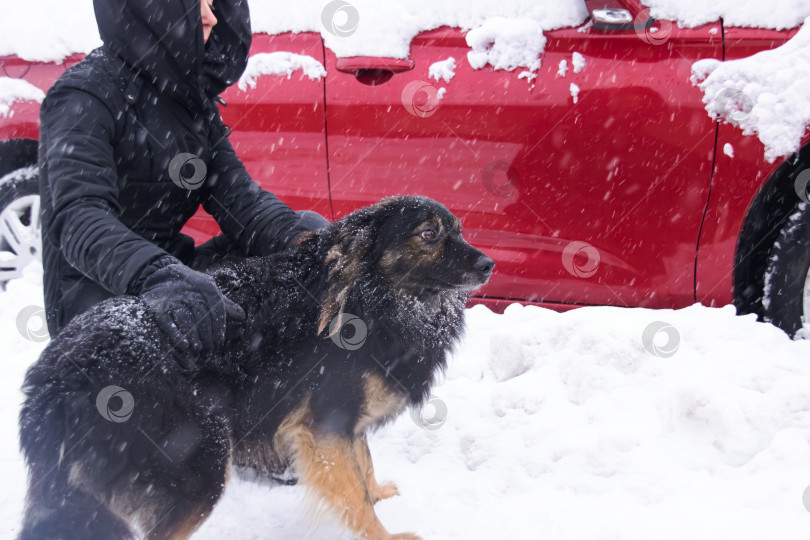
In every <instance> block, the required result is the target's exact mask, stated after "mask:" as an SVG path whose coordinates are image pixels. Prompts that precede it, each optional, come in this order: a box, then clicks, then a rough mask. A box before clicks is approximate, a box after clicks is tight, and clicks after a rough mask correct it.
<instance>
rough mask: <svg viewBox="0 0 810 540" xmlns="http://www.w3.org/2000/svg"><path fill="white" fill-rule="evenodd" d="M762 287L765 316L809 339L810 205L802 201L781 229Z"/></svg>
mask: <svg viewBox="0 0 810 540" xmlns="http://www.w3.org/2000/svg"><path fill="white" fill-rule="evenodd" d="M763 290H764V292H763V297H762V311H763V313H762V315H763V318H764V319H765V320H766V321H768V322H771V323H773V324H774V325H776V326H778V327H779V328H781V329H782V330H784V331H785V332H787V333H788V334H790V335H791V336H795V337H799V338H805V339H807V338H810V204H807V203H800V204H799V205H798V206H797V207H796V211H795V212H794V213H793V214H792V215H791V216H790V218H789V219H788V221H787V223H786V224H785V225H784V226H783V227H782V230H781V231H780V232H779V236H778V238H777V240H776V242H775V243H774V245H773V247H772V248H771V252H770V256H769V258H768V266H767V269H766V270H765V281H764V289H763ZM805 322H807V323H808V326H807V329H804V323H805Z"/></svg>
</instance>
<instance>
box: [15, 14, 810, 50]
mask: <svg viewBox="0 0 810 540" xmlns="http://www.w3.org/2000/svg"><path fill="white" fill-rule="evenodd" d="M642 3H643V4H645V5H647V6H649V7H650V10H651V14H652V15H653V16H654V17H659V18H666V19H672V20H677V21H678V22H679V23H680V24H682V25H684V26H697V25H700V24H703V23H706V22H711V21H714V20H717V19H718V18H720V17H723V19H724V20H725V22H726V24H727V25H732V26H756V27H762V28H776V29H782V28H789V27H794V26H797V25H799V24H800V23H801V22H802V21H803V20H804V19H805V18H806V17H808V16H810V0H772V1H770V2H762V1H761V0H716V1H714V2H705V1H704V0H642ZM7 4H8V5H6V6H4V7H3V17H2V18H0V56H2V55H10V54H16V55H18V56H19V57H21V58H24V59H27V60H39V61H60V60H62V59H64V58H65V57H67V56H69V55H70V54H72V53H76V52H79V53H88V52H90V51H91V50H92V49H93V48H95V47H97V46H98V45H99V44H100V43H101V41H100V38H99V36H98V31H97V29H96V22H95V16H94V14H93V6H92V2H89V1H85V2H65V1H64V0H28V1H25V2H8V3H7ZM250 7H251V14H252V21H253V29H254V32H266V33H269V34H278V33H283V32H288V31H292V32H305V31H308V32H320V33H321V35H322V36H323V38H324V41H325V43H326V46H327V47H328V48H330V49H331V50H332V51H334V52H335V53H336V54H337V56H360V55H367V56H386V57H393V58H405V57H407V55H408V51H409V48H410V42H411V40H412V39H413V37H414V36H416V35H417V34H419V33H420V32H423V31H425V30H431V29H434V28H439V27H441V26H452V27H458V28H463V29H465V30H471V29H475V28H480V27H482V26H483V25H484V23H485V22H486V21H487V20H490V19H493V18H498V17H500V18H506V19H513V20H515V21H516V24H523V25H526V24H528V22H527V21H533V22H534V23H535V24H536V25H537V26H539V27H540V28H542V29H543V30H551V29H555V28H563V27H567V26H577V25H579V24H581V23H582V22H583V21H584V20H585V19H586V18H587V10H586V8H585V2H584V0H501V1H499V2H492V1H491V0H443V1H442V2H436V1H435V0H409V1H408V2H402V1H386V2H381V1H374V0H352V1H351V2H348V1H345V0H331V1H324V0H298V1H296V2H289V1H286V0H250ZM518 21H522V22H518Z"/></svg>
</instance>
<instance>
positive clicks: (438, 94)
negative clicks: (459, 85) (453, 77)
mask: <svg viewBox="0 0 810 540" xmlns="http://www.w3.org/2000/svg"><path fill="white" fill-rule="evenodd" d="M446 93H447V88H445V87H444V86H442V87H441V88H439V89H438V90H436V97H437V98H438V99H444V95H445V94H446Z"/></svg>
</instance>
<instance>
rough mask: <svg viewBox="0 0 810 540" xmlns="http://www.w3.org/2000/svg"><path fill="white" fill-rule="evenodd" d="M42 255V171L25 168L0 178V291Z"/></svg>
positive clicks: (33, 167)
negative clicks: (40, 196) (40, 184)
mask: <svg viewBox="0 0 810 540" xmlns="http://www.w3.org/2000/svg"><path fill="white" fill-rule="evenodd" d="M41 253H42V233H41V228H40V223H39V169H38V168H37V167H36V166H32V167H23V168H21V169H17V170H15V171H12V172H10V173H8V174H7V175H5V176H3V177H2V178H0V288H3V289H4V288H5V286H6V284H7V283H8V282H9V281H11V280H12V279H16V278H18V277H21V276H22V272H23V269H24V268H25V267H26V266H28V265H29V264H30V263H32V262H34V261H41V260H42V255H41Z"/></svg>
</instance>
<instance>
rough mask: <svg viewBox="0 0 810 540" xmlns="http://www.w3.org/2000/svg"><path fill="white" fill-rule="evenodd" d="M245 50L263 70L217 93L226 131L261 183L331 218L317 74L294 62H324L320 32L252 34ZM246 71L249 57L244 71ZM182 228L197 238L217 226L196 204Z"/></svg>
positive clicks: (215, 230) (321, 89) (289, 201)
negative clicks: (252, 77) (251, 40)
mask: <svg viewBox="0 0 810 540" xmlns="http://www.w3.org/2000/svg"><path fill="white" fill-rule="evenodd" d="M291 55H298V56H291ZM250 56H251V60H250V62H251V63H256V62H258V63H261V64H262V65H263V66H265V67H264V69H259V70H258V73H264V74H262V75H257V76H256V77H255V80H254V81H252V82H251V83H249V84H248V83H247V82H246V81H244V79H245V77H244V76H243V82H242V83H240V84H235V85H233V86H232V87H230V88H229V89H228V90H226V91H225V92H224V93H223V95H222V97H223V99H224V101H225V102H226V103H227V106H222V105H220V113H221V115H222V118H223V121H224V122H225V124H226V125H227V126H228V127H230V128H231V134H230V136H229V139H230V141H231V143H232V144H233V146H234V149H235V150H236V153H237V155H238V156H239V157H240V158H241V160H242V161H243V162H244V164H245V167H246V169H247V171H248V173H249V174H250V176H251V178H253V180H254V181H256V182H258V183H259V184H260V185H261V186H262V187H263V188H264V189H266V190H268V191H270V192H272V193H275V194H276V195H277V196H278V197H279V198H281V200H283V201H284V202H286V203H287V204H288V205H290V206H291V207H292V208H294V209H309V210H315V211H316V212H319V213H321V214H322V215H324V216H326V217H328V218H331V217H332V212H331V208H330V205H329V187H328V186H329V180H328V176H327V169H326V127H325V124H324V120H325V113H324V80H323V78H322V77H321V76H313V77H310V76H309V75H308V74H307V73H306V72H305V71H304V70H302V69H297V65H298V63H300V62H301V61H302V58H301V57H303V61H305V62H306V63H308V64H309V65H311V64H312V63H313V62H318V63H320V64H321V65H323V43H322V41H321V36H320V34H317V33H313V32H304V33H299V34H292V33H284V34H279V35H267V34H255V35H254V36H253V44H252V45H251V49H250ZM255 65H256V64H254V67H255ZM287 67H289V68H290V69H289V70H288V71H285V68H287ZM250 73H251V65H250V64H249V67H248V71H247V72H246V74H250ZM254 73H256V72H254ZM183 232H185V233H186V234H190V235H191V236H193V237H194V238H195V240H197V241H198V242H200V241H203V240H205V239H207V238H210V237H211V236H212V235H215V234H218V233H219V228H218V226H217V225H216V223H215V222H214V221H213V220H212V219H211V217H210V216H208V215H207V214H206V213H205V212H204V211H203V210H202V209H200V211H198V212H197V214H196V215H195V216H194V217H193V218H192V219H191V220H189V222H188V224H187V225H186V227H185V229H184V231H183Z"/></svg>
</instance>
